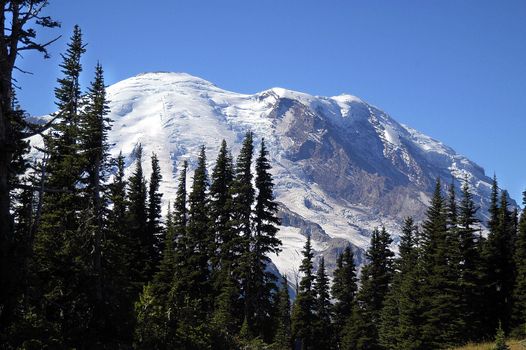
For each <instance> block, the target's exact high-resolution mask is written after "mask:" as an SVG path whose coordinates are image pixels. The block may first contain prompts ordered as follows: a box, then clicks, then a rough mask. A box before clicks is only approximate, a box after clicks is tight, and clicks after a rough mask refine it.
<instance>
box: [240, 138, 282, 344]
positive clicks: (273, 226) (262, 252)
mask: <svg viewBox="0 0 526 350" xmlns="http://www.w3.org/2000/svg"><path fill="white" fill-rule="evenodd" d="M270 169H271V166H270V162H269V161H268V151H267V149H266V146H265V141H264V140H262V141H261V149H260V153H259V156H258V158H257V159H256V179H255V183H256V189H257V196H256V204H255V211H254V219H253V221H254V232H253V235H252V236H251V242H250V247H251V251H250V265H251V270H252V272H251V274H250V277H249V281H248V282H249V285H250V287H249V288H248V290H247V292H249V293H247V294H246V295H245V303H248V304H251V305H249V306H248V309H249V310H251V311H250V313H251V319H252V327H253V332H254V333H255V334H257V335H259V336H261V337H262V338H263V339H264V340H266V341H270V340H271V330H272V320H271V317H270V315H272V313H273V311H272V298H273V295H274V294H275V292H276V289H277V287H276V283H275V282H276V277H275V275H274V274H273V273H272V272H270V271H267V265H268V264H270V262H271V261H270V258H269V257H268V254H270V253H274V254H277V253H279V252H280V246H281V241H280V240H279V239H278V238H277V237H276V233H277V231H278V227H277V226H278V225H279V223H280V221H279V219H278V217H277V216H276V213H277V211H278V204H277V203H276V201H275V200H274V193H273V189H274V184H273V183H272V176H271V175H270V173H269V171H270Z"/></svg>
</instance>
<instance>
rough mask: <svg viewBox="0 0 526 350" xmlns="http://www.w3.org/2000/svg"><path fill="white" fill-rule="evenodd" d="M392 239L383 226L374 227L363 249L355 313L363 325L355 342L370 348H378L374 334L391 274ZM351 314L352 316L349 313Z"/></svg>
mask: <svg viewBox="0 0 526 350" xmlns="http://www.w3.org/2000/svg"><path fill="white" fill-rule="evenodd" d="M391 243H392V239H391V237H390V236H389V234H388V233H387V231H386V230H385V228H382V229H381V230H378V229H375V230H374V231H373V233H372V235H371V243H370V245H369V248H368V249H367V252H366V258H367V264H366V265H365V266H364V267H363V269H362V276H361V280H360V282H361V286H360V290H359V292H358V296H357V300H358V305H357V308H359V310H356V312H357V314H356V315H355V316H359V317H361V322H363V325H364V327H363V328H362V330H361V331H362V333H361V334H360V338H359V339H356V341H357V342H363V343H364V344H369V345H368V346H369V348H370V349H381V346H380V342H379V335H378V328H379V325H380V317H381V311H382V308H383V306H384V301H385V298H386V296H387V293H388V291H389V286H390V284H391V281H392V278H393V273H394V271H393V257H394V253H393V252H392V251H391V250H390V245H391ZM351 317H352V316H351Z"/></svg>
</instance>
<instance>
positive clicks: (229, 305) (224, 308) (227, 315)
mask: <svg viewBox="0 0 526 350" xmlns="http://www.w3.org/2000/svg"><path fill="white" fill-rule="evenodd" d="M224 276H225V277H224V278H225V281H223V283H222V284H221V291H220V294H219V295H218V297H217V298H216V300H215V308H214V313H213V315H212V326H213V329H214V334H215V339H214V348H215V349H232V348H235V343H236V340H235V335H236V334H237V330H238V324H237V321H236V317H235V316H234V314H235V312H236V310H235V305H236V299H237V298H238V291H237V287H236V284H235V283H234V281H233V280H232V276H231V274H230V273H229V272H226V273H225V274H224Z"/></svg>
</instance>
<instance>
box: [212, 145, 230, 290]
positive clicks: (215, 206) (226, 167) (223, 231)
mask: <svg viewBox="0 0 526 350" xmlns="http://www.w3.org/2000/svg"><path fill="white" fill-rule="evenodd" d="M233 171H234V170H233V164H232V157H231V156H230V153H229V151H228V148H227V144H226V142H225V140H223V141H222V143H221V148H220V149H219V154H218V155H217V159H216V163H215V167H214V169H213V171H212V176H211V185H210V218H211V231H212V232H211V234H212V235H213V236H214V237H215V242H214V243H215V246H214V247H213V250H214V251H215V254H213V256H212V259H213V263H212V266H213V268H214V270H215V279H216V281H215V283H216V284H219V285H220V284H221V280H222V277H223V275H224V274H223V273H220V272H221V271H222V272H224V273H226V272H227V271H229V270H231V269H232V267H233V266H232V263H233V261H234V252H233V247H232V243H233V241H234V240H235V237H234V232H233V230H232V229H231V227H230V224H229V222H230V220H231V219H232V210H231V206H232V194H231V192H230V186H231V184H232V181H233V177H234V175H233ZM216 254H217V257H216V256H214V255H216ZM219 289H220V288H219Z"/></svg>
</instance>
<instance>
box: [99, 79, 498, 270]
mask: <svg viewBox="0 0 526 350" xmlns="http://www.w3.org/2000/svg"><path fill="white" fill-rule="evenodd" d="M107 91H108V100H109V107H110V110H111V112H110V115H109V117H110V118H111V119H112V120H113V128H112V130H111V132H110V134H109V141H110V144H112V145H113V146H112V149H111V153H112V154H113V155H117V154H118V153H119V152H120V151H122V153H123V155H124V156H125V157H126V164H127V165H128V169H127V173H128V174H129V173H131V166H129V165H131V164H132V162H133V160H134V159H133V156H132V152H133V149H134V148H135V147H136V145H137V144H138V143H140V144H142V146H143V150H144V152H145V154H146V155H150V154H151V153H152V152H155V153H156V154H157V156H158V158H159V161H160V163H161V169H162V176H163V182H162V183H161V191H162V193H163V194H164V195H163V200H164V201H165V203H167V202H168V201H173V199H174V198H175V194H176V183H175V181H176V179H177V172H178V170H179V168H180V165H181V162H182V161H183V160H189V161H190V168H193V167H194V166H195V159H196V157H197V155H198V153H199V149H200V147H201V145H205V146H206V147H207V159H209V160H210V161H209V164H208V165H209V166H212V164H213V160H214V159H215V157H216V155H217V150H218V149H219V145H220V143H221V141H222V140H223V139H224V140H226V141H227V143H228V145H229V147H230V148H231V150H232V152H233V154H236V153H237V152H238V151H239V149H240V147H241V142H242V140H243V136H244V134H245V133H246V131H249V130H250V131H252V132H254V134H255V136H256V138H255V140H256V142H258V141H259V140H260V139H261V138H265V140H266V143H267V147H268V149H269V153H270V158H271V162H272V165H273V169H272V173H273V176H274V181H275V196H276V199H277V200H278V201H279V202H280V203H281V207H282V210H281V212H282V214H283V215H285V216H286V218H285V217H284V220H283V222H284V224H283V225H282V226H281V228H280V233H279V234H278V236H279V238H280V239H281V240H282V241H283V243H284V246H283V253H280V256H279V257H278V256H275V257H273V261H274V262H275V263H276V265H277V266H278V268H279V269H280V271H281V272H282V273H292V271H293V270H294V269H297V268H298V266H297V264H298V262H299V260H301V259H297V256H298V254H300V251H301V246H302V245H303V242H304V240H305V236H306V235H307V234H310V232H311V231H312V230H316V231H317V232H318V234H317V235H316V236H313V237H318V238H319V240H316V239H314V238H313V244H314V248H315V250H316V251H317V252H318V254H324V255H325V256H326V257H328V259H327V262H328V264H332V263H333V262H334V261H333V260H331V259H332V258H334V257H335V256H336V253H337V251H338V249H341V248H342V247H343V246H345V245H346V244H349V242H350V243H351V244H353V245H354V246H356V247H359V248H360V249H364V248H365V247H366V246H367V244H368V242H369V235H370V233H371V232H372V230H373V229H374V228H376V227H379V226H385V227H386V228H387V230H388V231H389V232H390V233H391V234H393V236H394V238H395V241H396V239H397V235H398V233H399V230H400V224H401V223H402V221H403V218H404V217H405V216H413V217H414V218H415V220H416V221H418V220H419V219H421V218H422V217H423V216H424V213H425V209H426V207H427V204H428V201H429V198H430V192H431V191H432V190H433V185H434V182H435V179H436V178H437V177H440V178H442V179H451V178H452V177H453V178H455V179H457V181H455V184H456V185H457V187H459V185H460V183H462V181H463V180H464V179H465V178H467V179H468V183H469V186H470V187H471V189H472V191H473V192H474V198H475V200H476V201H477V204H478V205H479V206H480V207H481V210H480V211H479V213H481V214H484V213H486V209H487V207H488V203H489V201H488V198H489V193H490V188H491V179H490V178H488V177H487V176H486V175H485V174H484V170H483V169H482V168H481V167H479V166H478V165H476V164H475V163H474V162H472V161H470V160H469V159H467V158H466V157H463V156H460V155H458V154H456V153H455V152H454V150H453V149H451V148H449V147H447V146H445V145H443V144H442V143H441V142H439V141H436V140H433V139H432V138H430V137H428V136H426V135H424V134H421V133H419V132H417V131H416V130H413V129H411V128H409V127H406V126H403V125H401V124H399V123H397V122H396V121H395V120H393V119H392V118H390V117H389V116H388V114H387V113H385V112H383V111H382V110H380V109H379V108H376V107H373V106H371V105H369V104H368V103H366V102H364V101H363V100H361V99H360V98H358V97H355V96H353V95H349V94H342V95H338V96H333V97H323V96H313V95H310V94H307V93H303V92H297V91H292V90H288V89H284V88H279V87H276V88H271V89H268V90H265V91H262V92H259V93H256V94H252V95H251V94H240V93H236V92H230V91H226V90H223V89H221V88H218V87H217V86H215V85H214V84H212V83H211V82H209V81H207V80H204V79H201V78H199V77H195V76H192V75H190V74H187V73H170V72H149V73H142V74H139V75H137V76H135V77H131V78H128V79H126V80H123V81H120V82H118V83H116V84H114V85H112V86H110V87H109V88H108V90H107ZM149 163H150V162H149V160H148V159H147V157H145V159H144V164H143V166H144V169H145V175H146V176H149V172H150V171H151V169H150V164H149ZM481 219H482V220H483V222H484V221H485V218H482V217H481ZM331 257H332V258H331Z"/></svg>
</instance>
